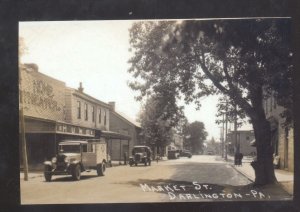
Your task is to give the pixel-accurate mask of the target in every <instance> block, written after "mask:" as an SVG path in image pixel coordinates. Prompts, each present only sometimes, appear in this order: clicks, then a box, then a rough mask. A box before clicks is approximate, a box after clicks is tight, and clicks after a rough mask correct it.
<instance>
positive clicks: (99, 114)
mask: <svg viewBox="0 0 300 212" xmlns="http://www.w3.org/2000/svg"><path fill="white" fill-rule="evenodd" d="M98 116H99V117H98V118H99V123H101V108H100V109H99V113H98Z"/></svg>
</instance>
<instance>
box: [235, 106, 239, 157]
mask: <svg viewBox="0 0 300 212" xmlns="http://www.w3.org/2000/svg"><path fill="white" fill-rule="evenodd" d="M234 107H235V114H234V143H235V147H236V153H237V154H239V153H240V148H239V146H238V142H237V107H236V105H235V106H234Z"/></svg>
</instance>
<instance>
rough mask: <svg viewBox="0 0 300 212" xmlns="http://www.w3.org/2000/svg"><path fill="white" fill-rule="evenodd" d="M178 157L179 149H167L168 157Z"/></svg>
mask: <svg viewBox="0 0 300 212" xmlns="http://www.w3.org/2000/svg"><path fill="white" fill-rule="evenodd" d="M179 157H180V153H179V150H169V151H168V159H178V158H179Z"/></svg>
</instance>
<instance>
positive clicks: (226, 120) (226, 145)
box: [225, 102, 228, 161]
mask: <svg viewBox="0 0 300 212" xmlns="http://www.w3.org/2000/svg"><path fill="white" fill-rule="evenodd" d="M227 122H228V115H227V102H226V119H225V160H226V161H227V147H228V144H227Z"/></svg>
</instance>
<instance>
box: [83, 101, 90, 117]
mask: <svg viewBox="0 0 300 212" xmlns="http://www.w3.org/2000/svg"><path fill="white" fill-rule="evenodd" d="M84 116H85V120H88V118H89V117H88V105H87V104H86V103H85V104H84Z"/></svg>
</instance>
